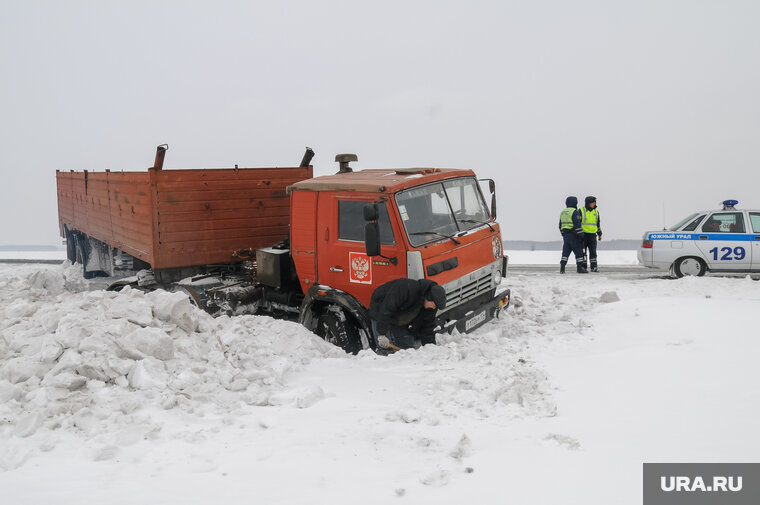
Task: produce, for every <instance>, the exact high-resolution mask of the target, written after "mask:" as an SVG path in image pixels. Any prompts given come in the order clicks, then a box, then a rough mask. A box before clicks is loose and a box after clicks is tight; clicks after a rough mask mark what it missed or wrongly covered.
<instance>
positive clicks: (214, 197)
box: [56, 166, 313, 269]
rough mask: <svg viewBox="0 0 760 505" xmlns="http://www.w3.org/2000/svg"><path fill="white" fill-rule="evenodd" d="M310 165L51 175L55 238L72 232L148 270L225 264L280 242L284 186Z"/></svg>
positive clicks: (306, 174)
mask: <svg viewBox="0 0 760 505" xmlns="http://www.w3.org/2000/svg"><path fill="white" fill-rule="evenodd" d="M312 171H313V169H312V167H311V166H308V167H288V168H234V169H193V170H184V169H183V170H162V169H157V168H151V169H148V171H147V172H110V171H105V172H88V171H83V172H74V171H71V172H61V171H57V172H56V182H57V192H58V220H59V227H60V232H61V236H62V237H66V231H67V230H72V229H74V230H79V231H80V232H82V233H84V234H86V235H89V236H90V237H93V238H95V239H97V240H100V241H101V242H104V243H106V244H108V245H110V246H111V247H113V248H116V249H120V250H122V251H124V252H126V253H128V254H131V255H132V256H134V257H136V258H139V259H140V260H142V261H145V262H146V263H149V264H150V265H151V266H152V267H153V268H154V269H164V268H178V267H187V266H198V265H208V264H215V263H229V262H232V261H235V258H233V257H232V252H233V251H235V250H239V249H249V248H250V249H259V248H262V247H267V246H271V245H274V244H276V243H278V242H281V241H282V240H284V239H286V238H287V237H288V224H289V221H290V215H289V214H290V207H289V199H288V195H287V194H286V192H285V188H286V187H287V186H289V185H291V184H293V183H295V182H298V181H301V180H304V179H309V178H311V177H312Z"/></svg>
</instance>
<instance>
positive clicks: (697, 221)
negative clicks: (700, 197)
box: [683, 214, 705, 231]
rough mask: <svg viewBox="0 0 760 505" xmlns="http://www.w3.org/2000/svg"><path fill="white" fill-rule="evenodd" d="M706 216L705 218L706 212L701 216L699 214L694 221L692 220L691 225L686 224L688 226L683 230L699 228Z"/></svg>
mask: <svg viewBox="0 0 760 505" xmlns="http://www.w3.org/2000/svg"><path fill="white" fill-rule="evenodd" d="M704 218H705V215H704V214H702V215H701V216H699V217H698V218H697V219H695V220H694V221H692V222H691V223H689V225H688V226H686V227H685V228H684V229H683V231H694V230H696V229H697V226H699V223H701V222H702V220H703V219H704Z"/></svg>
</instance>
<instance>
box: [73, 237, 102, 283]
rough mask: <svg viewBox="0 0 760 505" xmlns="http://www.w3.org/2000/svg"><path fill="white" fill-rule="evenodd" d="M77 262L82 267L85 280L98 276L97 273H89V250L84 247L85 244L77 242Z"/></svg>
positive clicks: (75, 248)
mask: <svg viewBox="0 0 760 505" xmlns="http://www.w3.org/2000/svg"><path fill="white" fill-rule="evenodd" d="M74 250H75V258H76V262H77V263H79V264H80V265H82V277H84V278H85V279H92V278H93V277H95V276H96V275H97V272H88V271H87V250H86V249H85V247H84V242H83V241H81V240H77V243H76V246H74Z"/></svg>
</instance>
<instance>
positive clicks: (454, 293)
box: [446, 271, 491, 309]
mask: <svg viewBox="0 0 760 505" xmlns="http://www.w3.org/2000/svg"><path fill="white" fill-rule="evenodd" d="M447 288H449V286H447ZM489 289H491V272H490V271H486V272H482V273H481V275H480V276H478V277H477V278H475V279H473V280H471V281H469V282H466V283H464V284H462V285H461V286H458V287H456V288H453V289H450V288H449V289H447V290H446V308H447V309H448V308H450V307H454V306H455V305H459V304H460V303H462V302H464V301H467V300H469V299H470V298H473V297H475V296H477V295H479V294H481V293H484V292H486V291H488V290H489Z"/></svg>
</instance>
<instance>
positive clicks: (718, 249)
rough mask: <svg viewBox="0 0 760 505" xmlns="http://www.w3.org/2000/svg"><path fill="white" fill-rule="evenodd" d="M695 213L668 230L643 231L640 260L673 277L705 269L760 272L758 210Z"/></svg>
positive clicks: (730, 205)
mask: <svg viewBox="0 0 760 505" xmlns="http://www.w3.org/2000/svg"><path fill="white" fill-rule="evenodd" d="M738 203H739V202H738V201H736V200H726V201H724V202H723V209H721V210H717V211H704V212H697V213H694V214H692V215H690V216H689V217H687V218H686V219H684V220H683V221H681V222H679V223H678V224H677V225H675V226H673V227H671V228H670V229H668V230H663V231H651V232H647V233H645V234H644V240H643V242H642V244H641V248H640V249H639V253H638V257H639V263H640V264H642V265H644V266H646V267H649V268H657V269H660V270H670V272H671V274H673V275H675V276H676V277H683V276H684V275H698V276H702V275H705V273H706V272H708V271H710V272H740V273H744V272H760V210H740V209H737V208H736V207H735V206H736V205H737V204H738Z"/></svg>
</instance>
